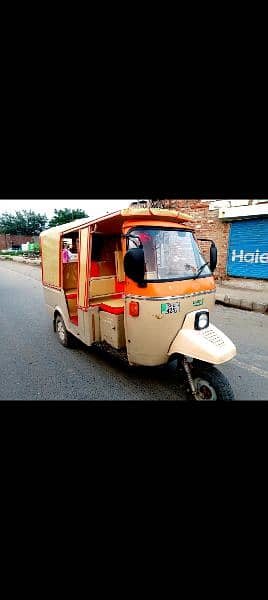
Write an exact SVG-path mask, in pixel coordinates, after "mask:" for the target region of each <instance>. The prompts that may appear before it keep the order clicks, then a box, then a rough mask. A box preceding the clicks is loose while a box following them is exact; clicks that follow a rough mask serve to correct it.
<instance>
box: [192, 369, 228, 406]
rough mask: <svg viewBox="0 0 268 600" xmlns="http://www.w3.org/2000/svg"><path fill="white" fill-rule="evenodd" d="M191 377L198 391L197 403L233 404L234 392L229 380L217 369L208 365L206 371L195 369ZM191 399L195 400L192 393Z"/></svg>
mask: <svg viewBox="0 0 268 600" xmlns="http://www.w3.org/2000/svg"><path fill="white" fill-rule="evenodd" d="M191 376H192V379H193V382H194V386H195V389H196V391H197V397H196V400H197V401H215V400H216V401H218V402H219V401H220V402H231V401H232V400H235V397H234V392H233V390H232V388H231V386H230V383H229V381H228V379H227V378H226V377H225V375H223V373H221V371H219V370H218V369H217V368H216V367H213V366H211V365H207V366H206V368H205V369H198V368H195V367H193V369H192V370H191ZM189 397H191V399H193V395H192V394H191V392H190V395H189Z"/></svg>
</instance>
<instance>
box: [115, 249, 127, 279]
mask: <svg viewBox="0 0 268 600" xmlns="http://www.w3.org/2000/svg"><path fill="white" fill-rule="evenodd" d="M114 255H115V266H116V277H117V281H119V282H120V283H121V282H122V281H125V271H124V263H123V252H121V250H120V251H119V250H116V252H115V253H114Z"/></svg>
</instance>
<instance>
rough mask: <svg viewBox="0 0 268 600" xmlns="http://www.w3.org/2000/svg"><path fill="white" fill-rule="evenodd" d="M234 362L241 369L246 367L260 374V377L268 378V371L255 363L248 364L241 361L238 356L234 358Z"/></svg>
mask: <svg viewBox="0 0 268 600" xmlns="http://www.w3.org/2000/svg"><path fill="white" fill-rule="evenodd" d="M232 363H234V364H235V365H237V366H238V367H240V368H241V369H246V370H247V371H250V373H255V375H260V377H264V378H265V379H268V371H264V370H263V369H259V367H254V366H253V365H248V364H246V363H243V362H240V361H239V360H237V359H236V358H233V360H232Z"/></svg>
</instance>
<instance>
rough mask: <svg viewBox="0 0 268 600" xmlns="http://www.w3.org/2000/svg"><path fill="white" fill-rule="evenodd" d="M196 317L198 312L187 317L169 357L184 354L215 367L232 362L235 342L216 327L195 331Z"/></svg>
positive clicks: (171, 347) (174, 341) (211, 326)
mask: <svg viewBox="0 0 268 600" xmlns="http://www.w3.org/2000/svg"><path fill="white" fill-rule="evenodd" d="M195 315H196V312H193V313H190V314H189V315H187V316H186V319H185V321H184V324H183V327H182V329H181V330H180V332H179V333H178V334H177V336H176V337H175V339H174V340H173V342H172V344H171V346H170V348H169V351H168V355H169V356H172V354H184V355H186V356H191V357H192V358H197V359H199V360H203V361H205V362H208V363H211V364H215V365H219V364H222V363H225V362H227V361H228V360H231V359H232V358H233V357H234V356H235V355H236V347H235V345H234V344H233V342H231V340H230V339H229V338H228V337H227V336H226V335H225V334H224V333H222V331H220V330H219V329H217V327H215V326H214V325H209V326H208V327H206V329H202V330H200V331H198V330H196V329H194V319H195Z"/></svg>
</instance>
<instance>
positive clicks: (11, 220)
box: [0, 210, 48, 235]
mask: <svg viewBox="0 0 268 600" xmlns="http://www.w3.org/2000/svg"><path fill="white" fill-rule="evenodd" d="M47 220H48V219H47V216H46V215H40V214H39V213H38V214H37V213H35V212H33V211H32V210H22V211H16V212H15V214H12V213H8V212H5V213H3V214H2V215H0V233H9V234H11V235H37V234H38V233H39V232H40V231H42V230H43V229H44V228H45V226H46V223H47ZM37 232H38V233H37Z"/></svg>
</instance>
